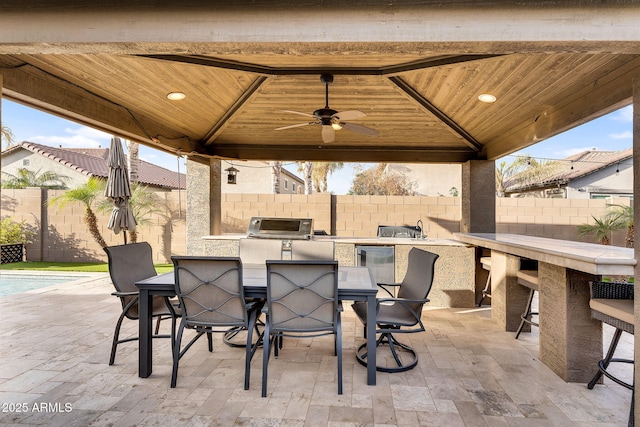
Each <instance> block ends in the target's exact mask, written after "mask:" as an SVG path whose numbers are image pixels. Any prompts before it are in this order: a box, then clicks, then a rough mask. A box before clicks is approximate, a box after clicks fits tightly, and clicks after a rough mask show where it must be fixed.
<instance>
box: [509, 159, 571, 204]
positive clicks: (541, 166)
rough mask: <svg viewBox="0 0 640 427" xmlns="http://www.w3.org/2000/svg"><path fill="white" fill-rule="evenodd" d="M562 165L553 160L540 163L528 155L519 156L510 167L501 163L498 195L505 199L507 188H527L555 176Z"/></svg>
mask: <svg viewBox="0 0 640 427" xmlns="http://www.w3.org/2000/svg"><path fill="white" fill-rule="evenodd" d="M559 166H560V163H559V162H557V161H553V160H543V161H538V160H536V159H535V158H533V157H531V156H530V155H528V154H525V155H523V156H518V157H516V159H515V160H514V161H513V162H512V163H511V164H509V165H507V163H506V162H501V163H500V165H499V166H498V167H497V168H496V195H497V196H498V197H504V195H505V192H506V189H507V187H510V186H514V185H517V186H526V185H530V184H533V183H536V182H539V181H541V180H542V179H544V178H545V177H548V176H550V175H551V174H553V173H554V172H555V171H556V170H557V168H558V167H559Z"/></svg>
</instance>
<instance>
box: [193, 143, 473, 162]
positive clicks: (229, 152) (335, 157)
mask: <svg viewBox="0 0 640 427" xmlns="http://www.w3.org/2000/svg"><path fill="white" fill-rule="evenodd" d="M203 154H204V155H205V156H208V157H217V158H223V159H234V160H236V159H241V160H281V161H318V162H321V161H324V162H328V161H342V162H382V163H385V162H386V163H421V162H425V163H428V162H432V163H460V162H466V161H468V160H476V159H478V156H477V153H475V152H473V151H470V150H465V149H457V150H456V149H451V148H441V147H431V148H427V147H424V148H423V147H403V146H393V147H362V146H338V145H331V144H323V145H297V146H278V145H258V146H254V145H236V144H233V145H232V144H218V145H215V146H209V147H208V149H207V151H206V153H203Z"/></svg>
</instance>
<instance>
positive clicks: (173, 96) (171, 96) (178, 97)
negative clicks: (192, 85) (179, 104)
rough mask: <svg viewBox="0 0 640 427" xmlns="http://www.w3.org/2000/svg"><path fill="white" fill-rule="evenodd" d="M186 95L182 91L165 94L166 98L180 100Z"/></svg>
mask: <svg viewBox="0 0 640 427" xmlns="http://www.w3.org/2000/svg"><path fill="white" fill-rule="evenodd" d="M186 97H187V95H185V94H184V93H182V92H169V93H168V94H167V98H168V99H170V100H172V101H180V100H182V99H185V98H186Z"/></svg>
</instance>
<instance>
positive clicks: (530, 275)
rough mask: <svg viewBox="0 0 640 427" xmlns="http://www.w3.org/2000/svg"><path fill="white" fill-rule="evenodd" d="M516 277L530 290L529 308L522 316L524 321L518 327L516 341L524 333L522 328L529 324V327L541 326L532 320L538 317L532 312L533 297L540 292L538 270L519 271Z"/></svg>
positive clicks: (520, 283) (519, 282)
mask: <svg viewBox="0 0 640 427" xmlns="http://www.w3.org/2000/svg"><path fill="white" fill-rule="evenodd" d="M516 277H517V278H518V284H519V285H522V286H524V287H526V288H529V290H530V291H529V301H528V302H527V307H526V308H525V309H524V313H522V315H521V316H520V318H521V319H522V320H521V321H520V326H518V330H517V331H516V339H518V337H519V336H520V332H522V328H524V324H525V323H528V324H529V325H533V326H539V324H538V323H537V322H534V321H533V320H532V317H533V316H538V312H537V311H531V305H532V303H533V297H534V296H535V293H536V292H538V289H539V287H538V270H518V272H517V273H516Z"/></svg>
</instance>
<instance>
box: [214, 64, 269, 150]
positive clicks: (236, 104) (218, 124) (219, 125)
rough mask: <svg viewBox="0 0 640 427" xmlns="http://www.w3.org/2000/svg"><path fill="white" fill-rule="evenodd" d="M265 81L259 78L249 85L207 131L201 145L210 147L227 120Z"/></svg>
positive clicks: (264, 78) (262, 77)
mask: <svg viewBox="0 0 640 427" xmlns="http://www.w3.org/2000/svg"><path fill="white" fill-rule="evenodd" d="M266 80H267V77H265V76H259V77H258V78H257V79H255V80H254V81H253V83H251V85H250V86H249V87H248V88H247V90H245V91H244V93H243V94H242V96H241V97H240V98H238V100H236V102H234V103H233V105H232V106H231V107H229V109H228V110H227V111H226V112H225V113H224V114H223V115H222V117H220V119H219V120H218V121H217V122H216V124H215V125H214V126H213V127H212V128H211V129H210V130H209V132H208V133H207V134H206V135H205V136H204V138H202V143H203V144H204V145H210V144H212V143H213V141H215V139H216V137H217V136H218V135H220V133H221V132H222V131H223V130H224V128H225V127H226V126H227V125H228V123H229V120H231V119H232V118H233V116H234V115H235V114H236V113H237V112H238V111H239V110H240V109H241V108H242V106H244V105H245V104H246V103H247V102H249V101H250V100H251V99H252V98H253V97H254V96H255V94H256V91H257V90H258V89H259V88H260V87H261V86H262V84H263V83H264V82H265V81H266Z"/></svg>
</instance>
